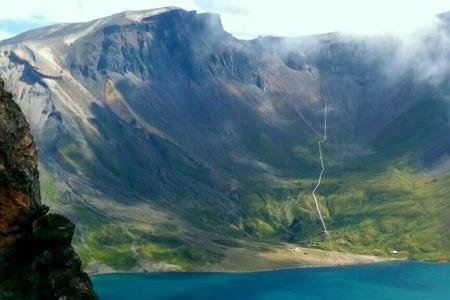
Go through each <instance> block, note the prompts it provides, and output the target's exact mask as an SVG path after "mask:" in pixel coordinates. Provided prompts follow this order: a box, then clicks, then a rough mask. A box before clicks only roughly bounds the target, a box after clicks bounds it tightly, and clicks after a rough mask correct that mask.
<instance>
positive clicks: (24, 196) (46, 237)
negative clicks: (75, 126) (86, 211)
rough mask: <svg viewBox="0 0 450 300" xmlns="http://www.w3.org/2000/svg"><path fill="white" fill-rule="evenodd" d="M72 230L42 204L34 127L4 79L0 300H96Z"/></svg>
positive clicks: (0, 87) (0, 97) (0, 103)
mask: <svg viewBox="0 0 450 300" xmlns="http://www.w3.org/2000/svg"><path fill="white" fill-rule="evenodd" d="M74 229H75V226H74V224H73V223H72V222H71V221H69V220H68V219H67V218H65V217H64V216H62V215H58V214H52V213H48V207H46V206H44V205H42V204H41V198H40V186H39V174H38V162H37V151H36V147H35V144H34V142H33V138H32V136H31V133H30V128H29V126H28V123H27V121H26V120H25V117H24V115H23V114H22V112H21V111H20V108H19V106H18V105H17V104H16V103H15V102H14V101H13V98H12V95H11V94H10V93H8V92H6V91H5V90H4V83H3V81H2V80H1V79H0V299H2V300H3V299H5V300H6V299H96V296H95V293H94V291H93V287H92V284H91V282H90V279H89V277H88V276H87V274H85V273H83V272H82V271H81V260H80V258H79V257H78V255H77V254H76V253H75V251H74V249H73V248H72V246H71V240H72V236H73V234H74Z"/></svg>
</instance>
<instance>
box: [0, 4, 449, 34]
mask: <svg viewBox="0 0 450 300" xmlns="http://www.w3.org/2000/svg"><path fill="white" fill-rule="evenodd" d="M161 6H179V7H183V8H185V9H197V10H199V11H202V12H203V11H212V12H217V13H220V14H221V15H222V21H223V23H224V26H225V29H226V30H227V31H229V32H231V33H233V34H235V35H239V36H245V37H253V36H257V35H269V34H271V35H283V36H298V35H307V34H315V33H323V32H330V31H348V32H356V33H382V32H390V33H392V32H394V33H403V32H409V31H411V30H414V29H416V28H417V27H419V26H423V25H424V24H427V22H431V20H432V18H433V16H434V15H436V14H437V13H440V12H444V11H447V10H450V1H448V0H414V1H411V0H127V1H112V0H95V1H92V0H64V1H61V0H40V1H35V0H15V1H9V3H8V5H7V6H4V7H2V10H1V11H0V20H5V19H9V20H25V21H35V20H41V21H42V20H45V21H50V22H77V21H86V20H90V19H94V18H99V17H103V16H106V15H110V14H113V13H117V12H120V11H124V10H139V9H149V8H156V7H161ZM0 30H1V28H0Z"/></svg>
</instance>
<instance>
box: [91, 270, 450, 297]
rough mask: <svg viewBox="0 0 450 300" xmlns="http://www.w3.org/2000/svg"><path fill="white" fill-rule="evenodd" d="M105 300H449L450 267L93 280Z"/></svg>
mask: <svg viewBox="0 0 450 300" xmlns="http://www.w3.org/2000/svg"><path fill="white" fill-rule="evenodd" d="M92 280H93V282H94V285H95V288H96V291H97V293H98V294H99V296H100V300H119V299H120V300H125V299H126V300H155V299H161V300H175V299H184V300H187V299H212V300H221V299H271V300H274V299H296V300H305V299H306V300H308V299H315V300H316V299H327V300H336V299H343V300H344V299H345V300H353V299H370V300H377V299H393V300H415V299H417V300H419V299H420V300H438V299H439V300H449V299H450V264H432V263H417V262H403V263H384V264H376V265H362V266H351V267H330V268H306V269H289V270H282V271H269V272H256V273H237V274H236V273H231V274H230V273H141V274H111V275H98V276H93V277H92Z"/></svg>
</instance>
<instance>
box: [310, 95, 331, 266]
mask: <svg viewBox="0 0 450 300" xmlns="http://www.w3.org/2000/svg"><path fill="white" fill-rule="evenodd" d="M327 109H328V100H325V107H324V125H323V138H322V139H321V140H319V141H318V145H319V157H320V165H321V166H322V169H321V170H320V175H319V178H318V179H317V184H316V186H315V188H314V190H313V191H312V196H313V198H314V202H315V204H316V209H317V213H318V215H319V218H320V222H321V224H322V229H323V234H324V235H325V236H326V237H327V239H328V243H329V247H330V250H331V251H334V249H333V243H332V241H331V234H330V232H329V231H328V229H327V225H326V224H325V221H324V219H323V216H322V212H321V211H320V206H319V201H318V200H317V196H316V191H317V190H318V189H319V187H320V184H321V182H322V177H323V173H324V172H325V164H324V163H323V155H322V144H323V143H325V142H326V141H327ZM335 261H336V259H335V257H334V255H333V263H335Z"/></svg>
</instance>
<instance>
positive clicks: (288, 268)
mask: <svg viewBox="0 0 450 300" xmlns="http://www.w3.org/2000/svg"><path fill="white" fill-rule="evenodd" d="M404 262H415V263H434V264H441V263H442V262H428V261H419V260H417V261H416V260H409V259H406V258H398V259H393V258H385V259H380V260H377V261H373V262H354V263H347V264H336V265H331V264H324V265H297V266H291V267H279V268H267V269H257V270H242V271H240V270H216V271H215V270H197V271H195V270H192V271H190V270H189V271H185V270H166V271H164V270H153V271H148V270H136V271H120V270H118V271H105V272H96V273H89V272H88V275H89V277H95V276H103V275H121V274H124V275H126V274H252V273H263V272H277V271H288V270H295V269H329V268H352V267H358V266H370V265H381V264H388V263H404ZM444 263H448V262H444Z"/></svg>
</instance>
